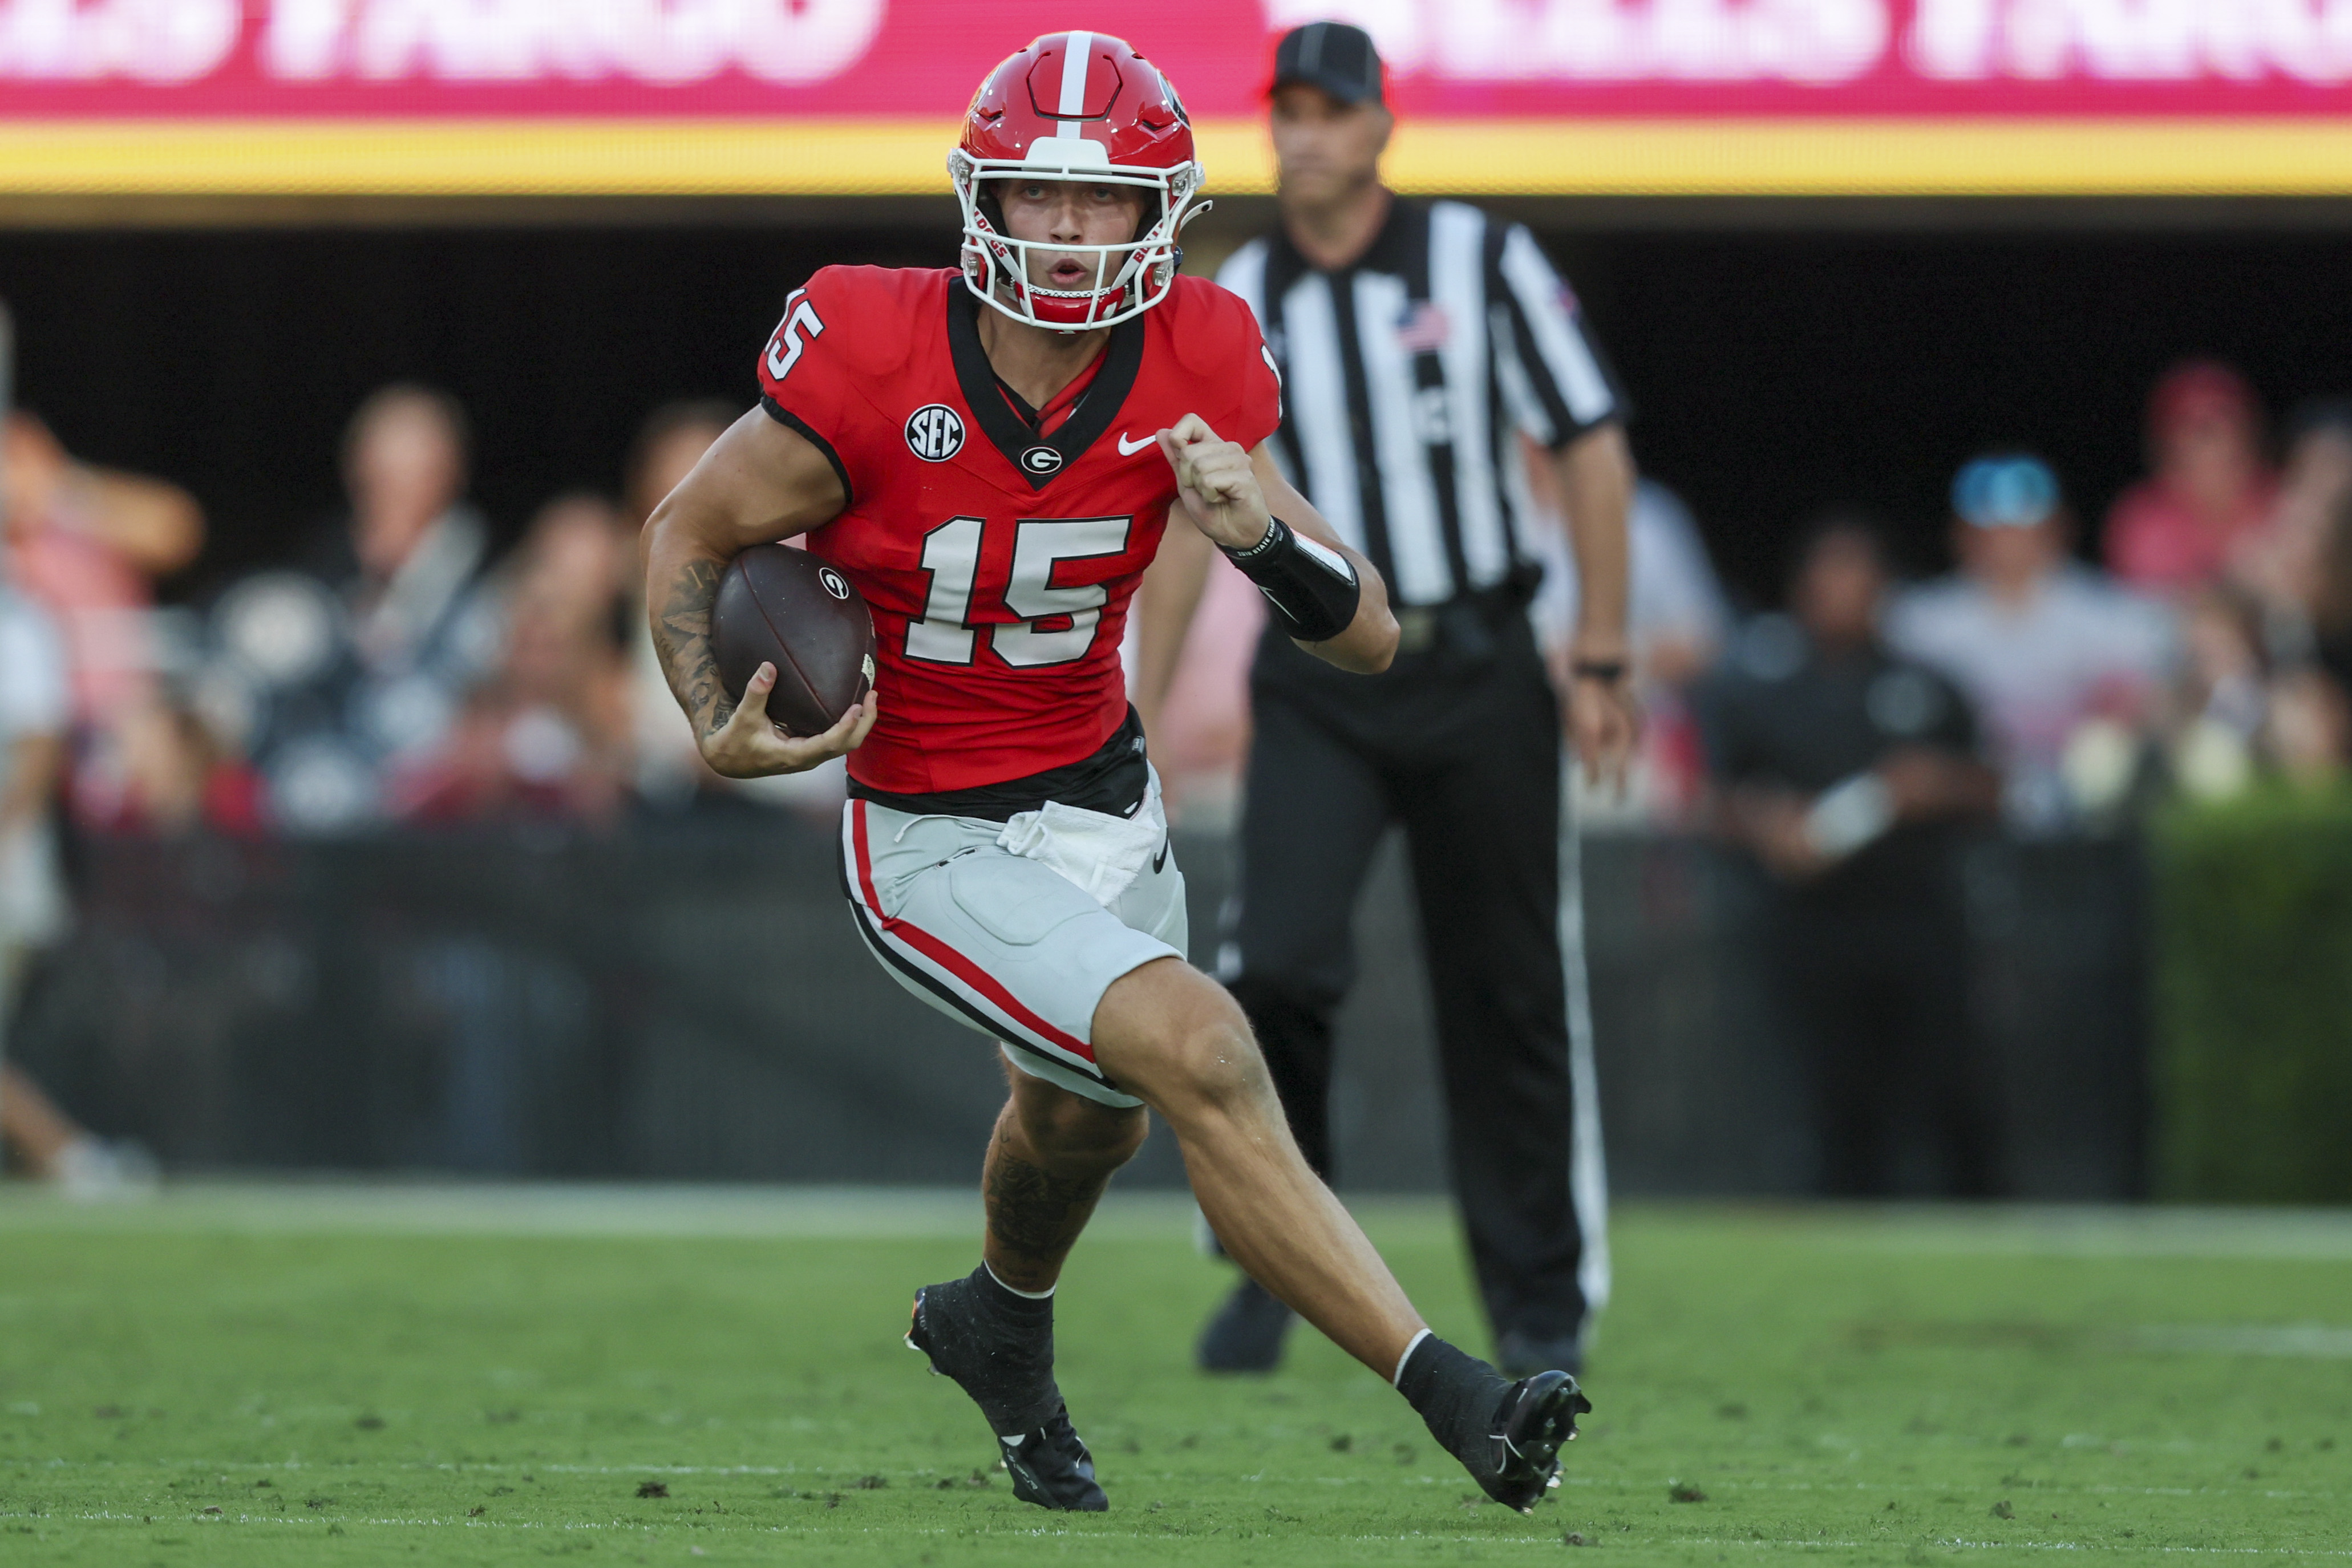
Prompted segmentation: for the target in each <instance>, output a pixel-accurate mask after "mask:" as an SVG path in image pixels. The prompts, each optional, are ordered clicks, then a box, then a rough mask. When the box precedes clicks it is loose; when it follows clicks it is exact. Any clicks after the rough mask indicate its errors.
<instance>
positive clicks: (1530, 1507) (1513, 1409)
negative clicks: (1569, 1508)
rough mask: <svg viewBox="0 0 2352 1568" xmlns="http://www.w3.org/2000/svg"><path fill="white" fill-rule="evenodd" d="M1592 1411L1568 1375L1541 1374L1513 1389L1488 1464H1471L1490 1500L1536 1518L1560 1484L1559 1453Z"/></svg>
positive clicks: (1490, 1442)
mask: <svg viewBox="0 0 2352 1568" xmlns="http://www.w3.org/2000/svg"><path fill="white" fill-rule="evenodd" d="M1591 1408H1592V1401H1591V1400H1590V1399H1587V1398H1586V1397H1585V1396H1584V1395H1583V1393H1582V1392H1581V1391H1580V1389H1578V1387H1577V1386H1576V1379H1575V1378H1573V1377H1570V1375H1568V1374H1567V1373H1565V1372H1559V1371H1550V1372H1539V1373H1538V1374H1536V1375H1534V1376H1533V1377H1528V1378H1522V1379H1520V1380H1519V1381H1518V1382H1517V1383H1515V1384H1513V1385H1511V1387H1510V1391H1509V1392H1508V1393H1507V1394H1505V1395H1504V1396H1503V1402H1502V1404H1501V1405H1500V1406H1497V1407H1496V1411H1495V1419H1494V1424H1493V1427H1492V1428H1491V1429H1490V1431H1489V1433H1488V1437H1487V1442H1486V1455H1485V1456H1484V1458H1485V1459H1486V1462H1485V1463H1484V1464H1480V1463H1478V1462H1476V1461H1475V1459H1472V1460H1465V1463H1466V1464H1467V1465H1468V1468H1469V1470H1470V1474H1471V1475H1472V1477H1473V1478H1475V1479H1476V1481H1477V1482H1478V1484H1479V1485H1480V1486H1482V1487H1484V1488H1485V1489H1486V1495H1487V1496H1488V1497H1491V1498H1493V1499H1494V1500H1496V1502H1499V1503H1501V1504H1502V1505H1503V1506H1504V1507H1506V1508H1516V1509H1517V1510H1518V1511H1520V1512H1521V1513H1533V1512H1534V1511H1535V1506H1536V1504H1538V1503H1539V1502H1541V1501H1542V1500H1543V1497H1544V1493H1545V1492H1547V1491H1549V1490H1550V1489H1551V1488H1553V1487H1556V1486H1558V1485H1559V1449H1560V1445H1561V1444H1563V1443H1568V1442H1572V1441H1574V1440H1575V1437H1576V1418H1577V1417H1578V1416H1581V1415H1583V1414H1584V1413H1585V1412H1586V1411H1588V1410H1590V1409H1591Z"/></svg>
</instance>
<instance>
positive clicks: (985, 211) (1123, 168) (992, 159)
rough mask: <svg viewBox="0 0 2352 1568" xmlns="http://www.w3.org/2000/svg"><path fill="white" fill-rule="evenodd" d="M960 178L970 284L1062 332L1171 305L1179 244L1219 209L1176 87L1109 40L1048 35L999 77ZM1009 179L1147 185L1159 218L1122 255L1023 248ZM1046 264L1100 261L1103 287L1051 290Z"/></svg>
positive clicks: (968, 143)
mask: <svg viewBox="0 0 2352 1568" xmlns="http://www.w3.org/2000/svg"><path fill="white" fill-rule="evenodd" d="M1049 104H1050V105H1051V106H1052V107H1050V108H1049V107H1047V106H1048V105H1049ZM948 172H949V175H950V177H951V178H952V179H953V180H954V182H955V189H956V200H957V203H958V204H959V205H961V208H962V210H963V250H962V262H963V276H964V283H965V286H966V287H969V288H970V289H971V291H972V292H973V293H974V294H975V295H977V296H979V297H980V298H982V299H984V300H986V301H987V302H988V303H989V304H990V305H992V306H993V307H994V308H997V309H998V310H1001V311H1003V313H1004V314H1005V315H1007V316H1009V317H1011V318H1013V319H1014V320H1016V321H1021V322H1024V323H1026V324H1028V325H1030V326H1034V327H1047V328H1052V329H1057V330H1061V331H1071V332H1075V331H1085V330H1087V329H1093V328H1097V327H1109V326H1114V325H1116V324H1118V322H1121V321H1126V320H1129V319H1133V318H1134V317H1137V316H1139V315H1141V314H1142V313H1143V312H1144V311H1146V310H1148V309H1150V308H1151V307H1152V306H1154V305H1156V304H1158V303H1159V302H1160V300H1161V299H1163V298H1166V297H1167V295H1168V292H1169V290H1170V289H1171V287H1173V286H1174V283H1175V277H1176V267H1177V264H1178V262H1179V261H1180V260H1181V257H1182V252H1181V250H1180V249H1179V247H1178V244H1177V242H1178V237H1179V235H1181V231H1182V229H1183V227H1184V225H1186V224H1187V223H1189V222H1191V221H1192V219H1193V218H1195V217H1197V216H1199V215H1200V214H1202V212H1205V211H1206V210H1207V208H1208V204H1207V203H1205V202H1201V201H1199V200H1198V199H1197V198H1198V197H1199V194H1200V190H1201V185H1202V169H1201V164H1200V162H1199V161H1198V160H1197V159H1196V158H1194V157H1193V155H1192V125H1191V123H1190V121H1189V120H1188V119H1187V118H1186V116H1185V114H1184V107H1183V104H1182V103H1181V101H1179V100H1178V99H1177V97H1176V92H1175V89H1174V88H1173V87H1171V85H1170V84H1169V81H1168V78H1166V77H1165V76H1163V75H1162V74H1161V73H1160V69H1159V68H1157V67H1155V66H1153V65H1151V64H1150V62H1149V61H1147V60H1145V59H1144V58H1143V57H1142V56H1140V55H1139V54H1137V53H1136V52H1135V51H1134V50H1133V49H1131V48H1129V47H1128V46H1127V45H1125V44H1123V43H1121V42H1119V41H1118V39H1116V38H1110V37H1104V36H1103V35H1100V34H1096V33H1084V32H1074V33H1055V34H1048V35H1046V36H1045V37H1042V38H1039V39H1037V40H1036V41H1035V42H1034V43H1032V44H1031V45H1030V46H1029V47H1027V48H1025V49H1024V50H1022V51H1021V52H1020V53H1019V54H1017V55H1014V56H1013V57H1011V58H1010V59H1008V60H1006V61H1005V62H1004V63H1003V64H1002V65H1000V66H998V67H997V68H996V69H995V70H993V71H992V72H990V73H989V77H988V79H987V80H986V81H984V82H982V84H981V88H980V91H979V92H978V93H977V94H976V95H974V97H973V99H972V104H971V111H970V112H969V113H968V114H967V115H966V117H965V122H964V134H963V138H962V141H961V142H960V143H959V144H958V145H957V147H956V149H955V151H954V152H950V154H949V155H948ZM1007 180H1024V181H1034V180H1048V181H1067V182H1071V183H1078V184H1086V185H1129V186H1136V187H1139V188H1140V189H1141V190H1143V192H1144V193H1145V194H1146V202H1145V214H1146V219H1147V221H1145V222H1144V223H1142V224H1141V225H1140V226H1139V233H1137V234H1136V235H1134V236H1133V237H1132V238H1130V239H1127V240H1122V241H1118V242H1116V243H1113V244H1109V245H1069V244H1063V243H1060V242H1048V241H1042V240H1023V239H1018V238H1015V237H1014V236H1013V235H1011V234H1009V233H1007V232H1005V225H1004V224H1003V207H1002V206H1001V205H1000V204H998V202H997V200H996V199H995V195H994V193H993V192H992V191H991V190H990V189H989V187H990V185H991V184H992V183H997V182H1002V181H1007ZM1039 253H1050V254H1052V255H1054V256H1057V257H1062V256H1066V257H1074V258H1076V259H1077V260H1078V261H1080V262H1081V263H1085V262H1087V261H1091V262H1092V264H1093V277H1092V279H1091V287H1082V288H1074V289H1056V288H1048V287H1043V286H1042V285H1040V284H1038V283H1037V282H1036V281H1035V280H1034V278H1033V277H1031V272H1030V265H1029V264H1030V260H1031V257H1032V256H1033V255H1036V254H1039Z"/></svg>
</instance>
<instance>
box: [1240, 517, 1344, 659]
mask: <svg viewBox="0 0 2352 1568" xmlns="http://www.w3.org/2000/svg"><path fill="white" fill-rule="evenodd" d="M1217 548H1218V549H1222V550H1223V551H1224V552H1225V559H1227V560H1230V561H1232V562H1233V563H1234V565H1235V566H1237V567H1239V568H1241V571H1242V575H1243V576H1244V577H1246V578H1248V579H1249V580H1251V581H1252V582H1254V583H1255V584H1257V591H1259V592H1260V593H1263V594H1265V601H1266V602H1267V603H1268V604H1271V605H1273V606H1274V609H1275V613H1276V614H1277V615H1279V616H1281V617H1282V619H1283V622H1284V630H1286V631H1287V632H1289V633H1290V634H1291V636H1293V637H1295V638H1297V640H1298V641H1299V642H1302V643H1328V642H1329V641H1330V640H1331V639H1332V638H1334V637H1337V636H1338V635H1339V633H1340V632H1345V631H1346V630H1347V629H1348V627H1349V624H1350V623H1351V622H1354V620H1355V619H1356V606H1357V604H1358V603H1359V602H1360V601H1361V600H1362V598H1363V594H1364V585H1363V584H1362V583H1360V582H1359V581H1357V580H1356V569H1355V568H1354V567H1352V566H1350V565H1349V564H1348V558H1347V557H1345V556H1343V555H1341V554H1339V552H1338V551H1337V550H1334V549H1330V548H1329V547H1328V546H1327V545H1320V544H1317V543H1316V542H1315V541H1314V540H1312V539H1304V538H1299V536H1298V535H1297V533H1296V532H1295V531H1293V530H1292V528H1291V527H1290V525H1289V524H1287V523H1286V522H1284V521H1283V520H1282V519H1281V518H1280V517H1276V518H1274V519H1273V520H1272V525H1271V526H1270V527H1269V528H1267V529H1266V530H1265V538H1262V539H1260V540H1258V541H1257V543H1255V544H1254V545H1252V546H1250V548H1249V549H1233V548H1231V547H1230V546H1226V545H1219V546H1218V547H1217Z"/></svg>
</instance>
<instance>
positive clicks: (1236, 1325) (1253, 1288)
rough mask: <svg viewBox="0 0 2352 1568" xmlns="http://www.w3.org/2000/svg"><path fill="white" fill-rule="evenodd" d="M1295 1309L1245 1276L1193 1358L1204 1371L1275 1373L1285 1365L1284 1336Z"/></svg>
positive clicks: (1210, 1324) (1204, 1334) (1203, 1334)
mask: <svg viewBox="0 0 2352 1568" xmlns="http://www.w3.org/2000/svg"><path fill="white" fill-rule="evenodd" d="M1290 1319H1291V1311H1290V1309H1289V1308H1288V1307H1286V1306H1284V1305H1283V1304H1282V1303H1281V1302H1280V1301H1276V1299H1275V1298H1274V1295H1273V1293H1272V1292H1271V1291H1268V1290H1267V1289H1266V1288H1265V1286H1264V1285H1261V1284H1259V1283H1258V1282H1257V1281H1255V1280H1253V1279H1250V1278H1249V1277H1248V1276H1247V1275H1244V1276H1243V1278H1242V1282H1241V1283H1240V1284H1239V1285H1236V1286H1235V1287H1234V1293H1233V1294H1232V1295H1230V1296H1227V1297H1226V1298H1225V1304H1224V1305H1223V1306H1222V1307H1219V1308H1218V1309H1217V1312H1216V1315H1215V1316H1214V1317H1213V1318H1211V1319H1210V1320H1209V1322H1208V1326H1207V1327H1205V1328H1203V1329H1202V1331H1201V1343H1199V1344H1198V1345H1196V1346H1195V1347H1194V1348H1193V1351H1192V1359H1193V1361H1194V1362H1195V1363H1196V1364H1198V1365H1199V1366H1200V1368H1201V1370H1202V1371H1203V1372H1272V1371H1273V1370H1274V1369H1275V1368H1276V1367H1277V1366H1279V1365H1281V1364H1282V1336H1283V1335H1284V1334H1286V1333H1289V1332H1290Z"/></svg>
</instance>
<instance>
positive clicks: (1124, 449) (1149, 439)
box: [1118, 434, 1160, 457]
mask: <svg viewBox="0 0 2352 1568" xmlns="http://www.w3.org/2000/svg"><path fill="white" fill-rule="evenodd" d="M1158 444H1160V438H1159V437H1158V436H1156V435H1147V436H1145V437H1144V438H1143V439H1142V440H1140V441H1139V442H1137V443H1136V444H1134V445H1132V446H1129V444H1127V437H1126V435H1125V434H1121V435H1120V436H1119V438H1118V455H1120V456H1121V457H1132V456H1134V455H1136V454H1137V453H1139V452H1140V451H1142V450H1143V449H1144V448H1145V447H1147V446H1156V445H1158Z"/></svg>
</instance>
